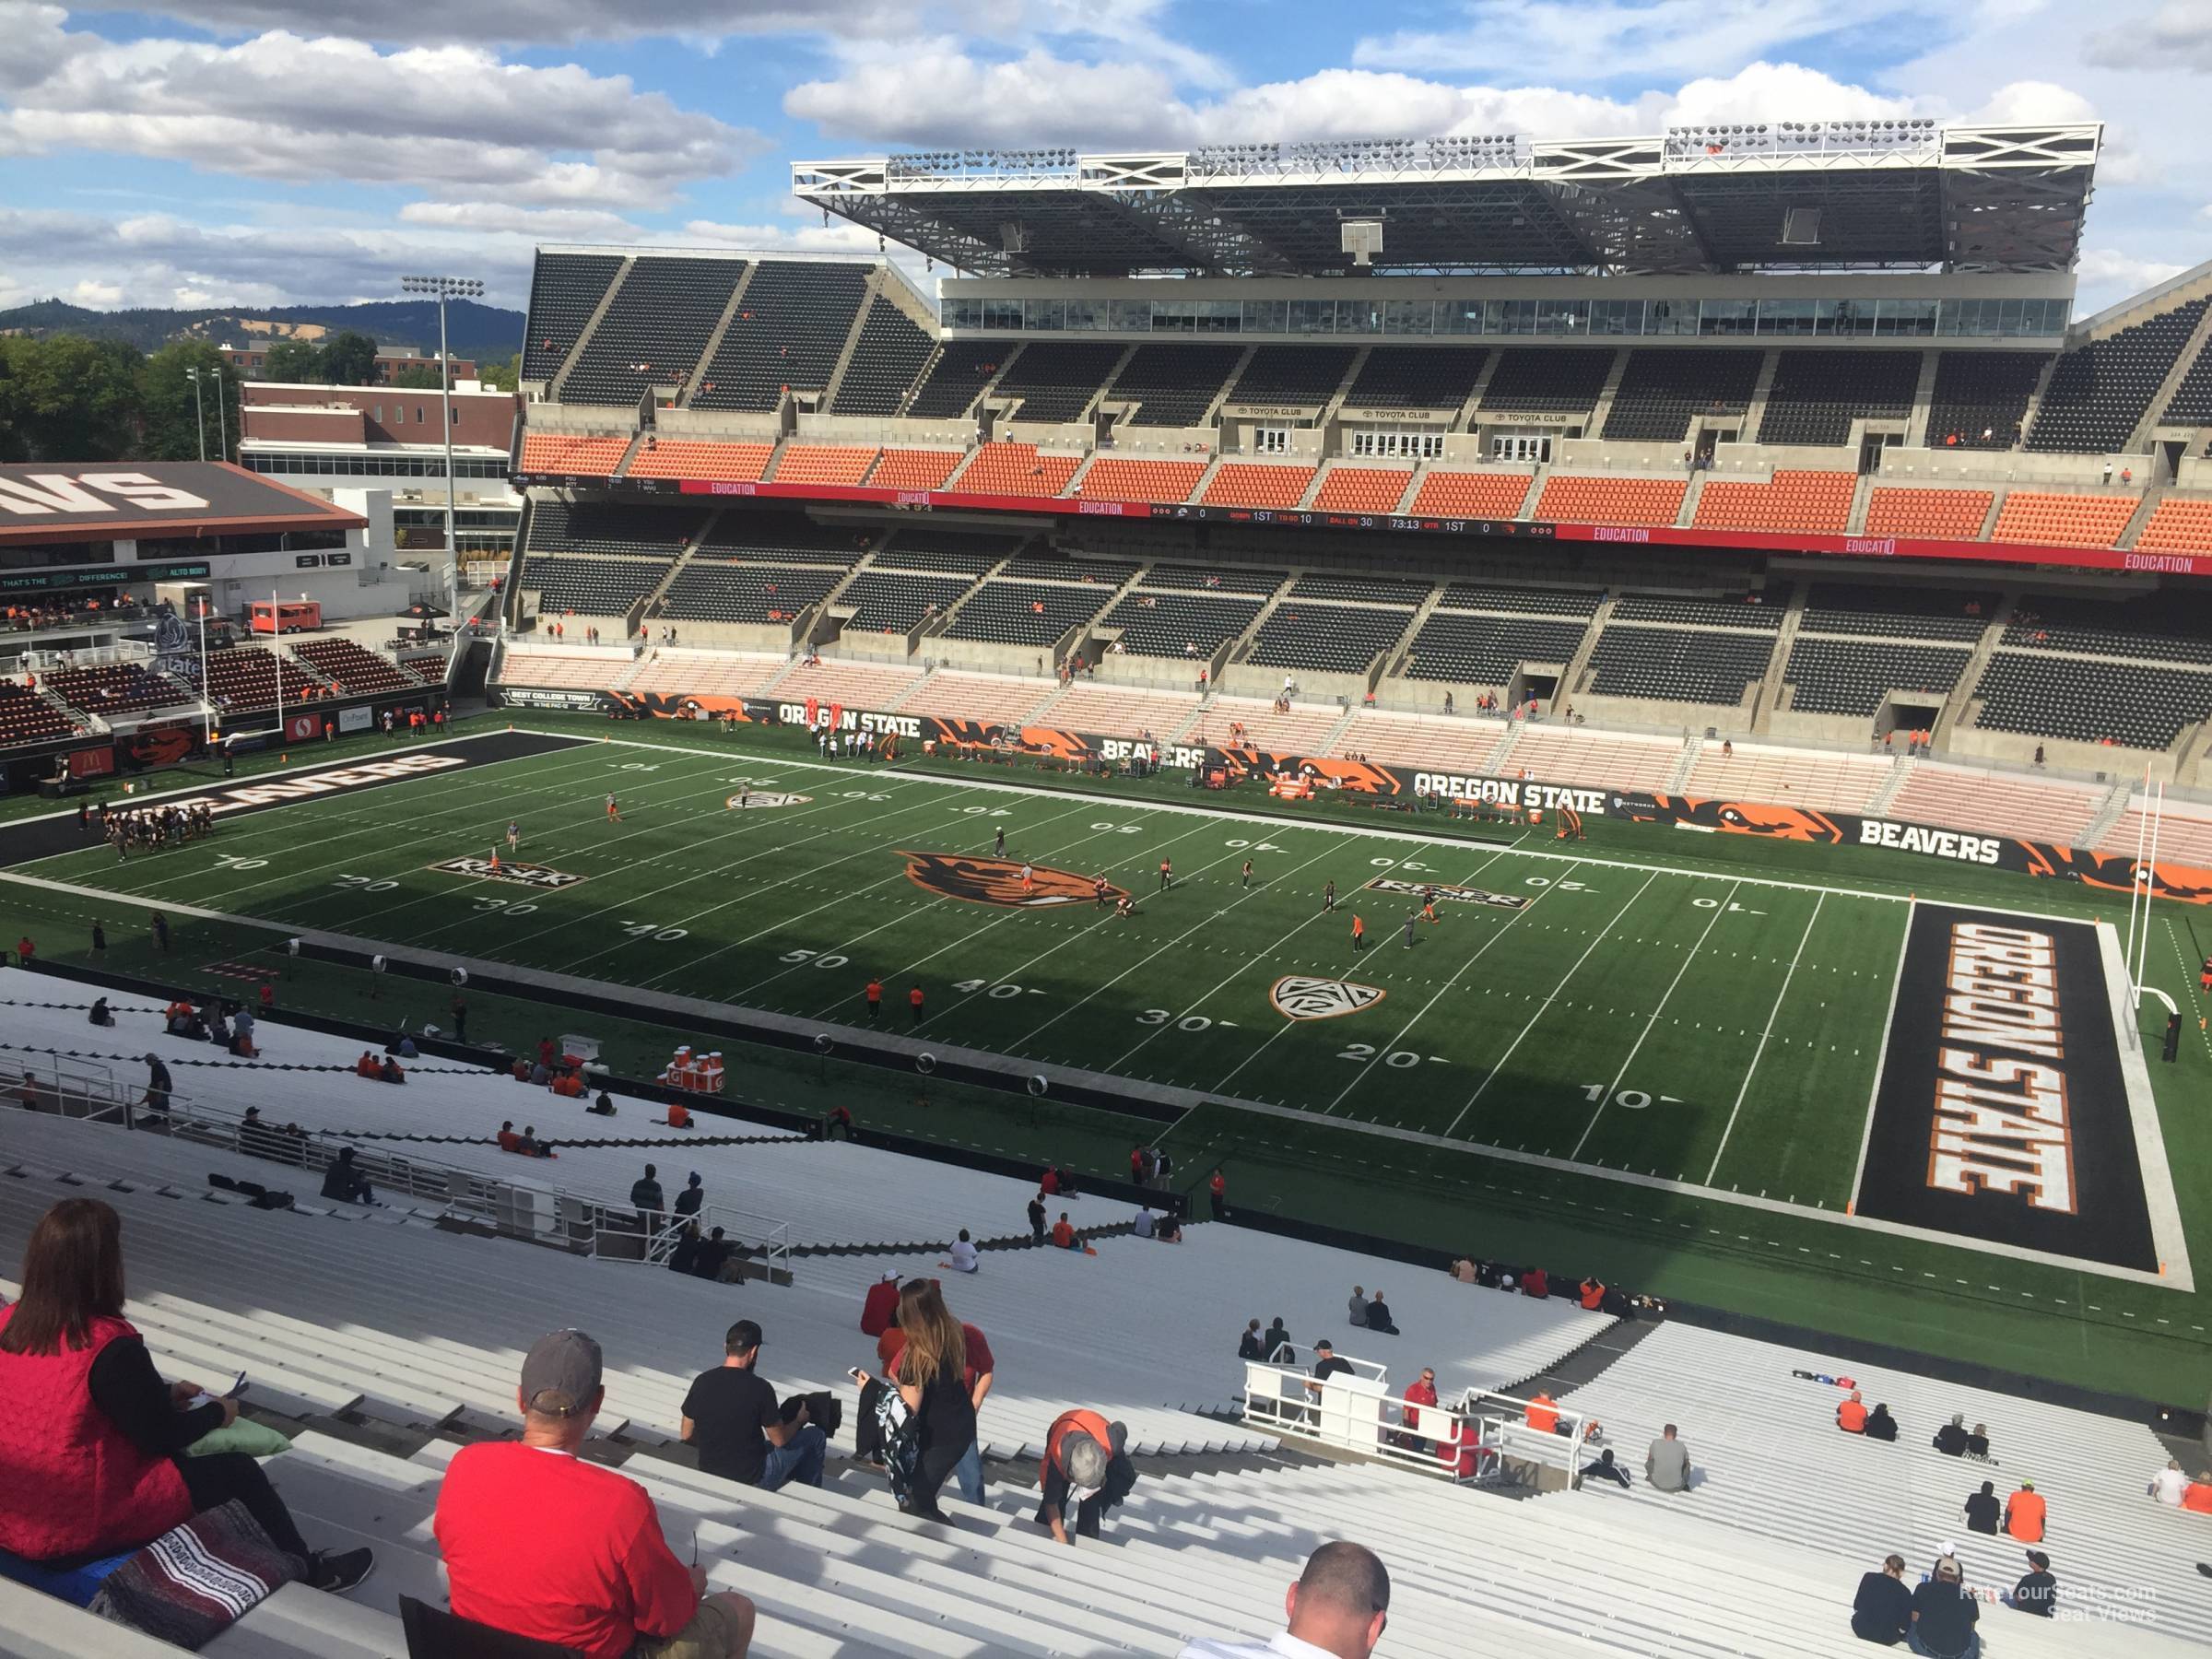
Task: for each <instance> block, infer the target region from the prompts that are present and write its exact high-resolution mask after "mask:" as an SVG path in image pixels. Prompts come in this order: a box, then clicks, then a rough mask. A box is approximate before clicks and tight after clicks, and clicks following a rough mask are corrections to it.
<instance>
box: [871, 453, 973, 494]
mask: <svg viewBox="0 0 2212 1659" xmlns="http://www.w3.org/2000/svg"><path fill="white" fill-rule="evenodd" d="M967 458H968V452H967V451H965V450H927V449H887V450H885V451H884V452H883V458H882V459H881V460H879V461H877V463H876V470H875V471H874V472H872V473H870V474H869V475H868V484H869V487H870V488H876V489H939V488H943V487H944V483H945V480H946V479H947V478H949V477H952V474H953V469H954V468H955V467H957V466H959V464H960V463H961V462H962V461H965V460H966V459H967Z"/></svg>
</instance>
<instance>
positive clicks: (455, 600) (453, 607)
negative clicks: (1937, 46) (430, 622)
mask: <svg viewBox="0 0 2212 1659" xmlns="http://www.w3.org/2000/svg"><path fill="white" fill-rule="evenodd" d="M399 287H400V291H401V292H402V293H406V294H429V295H430V296H432V297H433V298H435V299H436V300H437V301H438V402H439V404H440V410H439V413H440V415H441V417H442V420H441V424H442V425H443V426H444V428H445V562H446V573H447V581H448V582H449V584H450V593H451V599H450V603H449V604H448V605H447V607H446V610H447V614H448V615H449V616H450V617H451V618H453V626H454V627H456V628H458V627H459V626H460V620H461V530H460V524H461V518H460V514H459V513H457V512H454V510H453V357H452V354H451V353H450V352H448V351H447V350H446V346H445V302H446V301H447V300H481V299H482V298H483V297H484V284H483V282H482V280H481V279H480V278H477V277H401V278H400V279H399Z"/></svg>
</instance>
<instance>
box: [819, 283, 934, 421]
mask: <svg viewBox="0 0 2212 1659" xmlns="http://www.w3.org/2000/svg"><path fill="white" fill-rule="evenodd" d="M930 350H931V342H930V338H929V336H928V335H925V334H924V333H923V332H922V330H921V329H920V328H918V327H916V326H915V324H914V322H913V319H912V318H911V317H909V316H908V315H907V314H906V313H905V312H902V311H900V309H899V308H898V307H897V306H896V305H893V304H892V303H891V302H890V301H889V300H886V299H884V298H883V297H882V296H881V295H877V297H876V298H875V299H874V300H870V301H869V302H868V314H867V318H866V320H865V321H864V322H863V323H862V324H861V325H860V337H859V338H858V339H856V340H854V341H853V360H852V361H851V362H849V363H847V364H846V365H845V378H844V379H843V380H841V381H840V382H838V383H837V396H836V398H835V400H834V401H833V402H832V403H831V405H830V413H832V414H835V415H896V414H898V413H899V406H900V404H901V403H903V402H905V401H906V394H907V389H908V388H909V387H911V386H912V384H913V383H914V377H915V376H916V375H918V374H920V373H921V372H922V365H923V364H924V363H926V362H928V361H929V354H930Z"/></svg>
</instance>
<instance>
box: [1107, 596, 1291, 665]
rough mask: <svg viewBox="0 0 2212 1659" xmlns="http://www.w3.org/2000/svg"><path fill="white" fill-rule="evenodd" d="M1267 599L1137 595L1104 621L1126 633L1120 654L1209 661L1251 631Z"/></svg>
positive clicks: (1108, 625) (1121, 643) (1122, 637)
mask: <svg viewBox="0 0 2212 1659" xmlns="http://www.w3.org/2000/svg"><path fill="white" fill-rule="evenodd" d="M1266 603H1267V602H1266V600H1265V599H1263V598H1253V597H1250V596H1241V595H1226V596H1225V595H1219V594H1189V593H1166V594H1153V593H1146V592H1142V591H1139V592H1137V593H1134V594H1130V595H1128V597H1126V598H1124V600H1123V601H1122V602H1121V603H1120V604H1119V605H1116V606H1114V607H1113V608H1112V610H1111V611H1109V612H1107V613H1106V615H1105V616H1104V617H1103V618H1100V626H1101V627H1105V628H1118V629H1121V630H1122V633H1121V641H1120V649H1121V650H1122V651H1124V652H1126V653H1128V654H1129V655H1131V656H1150V657H1192V658H1204V657H1211V656H1212V655H1213V653H1214V652H1215V650H1216V649H1217V648H1218V646H1219V645H1220V643H1221V642H1222V641H1224V640H1233V639H1235V638H1236V637H1237V636H1238V635H1239V634H1241V633H1242V632H1243V631H1244V630H1245V629H1248V628H1250V627H1251V626H1252V622H1253V618H1254V617H1257V616H1258V615H1259V614H1260V610H1261V607H1262V606H1265V604H1266Z"/></svg>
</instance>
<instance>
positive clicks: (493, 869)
mask: <svg viewBox="0 0 2212 1659" xmlns="http://www.w3.org/2000/svg"><path fill="white" fill-rule="evenodd" d="M430 868H431V869H433V870H436V871H437V872H438V873H439V874H440V875H442V876H478V877H483V878H484V879H485V880H487V881H512V882H517V883H519V884H520V885H522V886H524V887H533V888H571V887H574V886H575V885H576V884H577V883H578V882H580V881H582V880H583V877H581V876H571V875H570V874H569V873H568V872H567V871H565V870H549V869H547V867H546V866H545V865H535V864H516V863H514V862H513V861H512V860H511V859H502V860H500V862H499V863H498V864H494V863H492V861H491V860H490V859H488V858H449V859H447V860H446V861H445V862H444V863H443V864H434V865H431V866H430Z"/></svg>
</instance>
